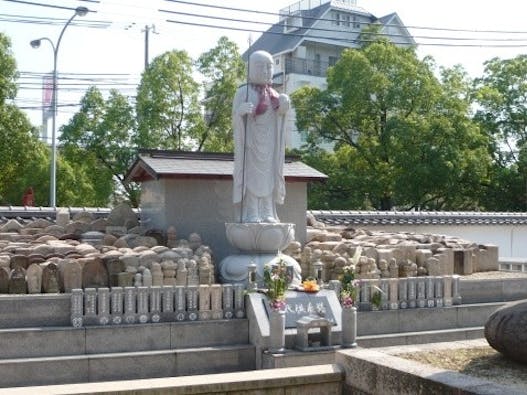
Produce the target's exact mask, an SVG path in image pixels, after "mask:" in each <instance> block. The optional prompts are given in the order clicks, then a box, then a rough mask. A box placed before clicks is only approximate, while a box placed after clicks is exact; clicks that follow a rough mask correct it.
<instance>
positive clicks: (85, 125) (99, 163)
mask: <svg viewBox="0 0 527 395" xmlns="http://www.w3.org/2000/svg"><path fill="white" fill-rule="evenodd" d="M133 130H134V118H133V109H132V107H131V106H130V104H129V103H128V100H127V98H126V97H124V96H123V95H121V94H120V93H119V92H118V91H116V90H111V91H110V95H109V97H108V98H107V99H106V100H105V99H104V97H103V96H102V93H101V92H100V91H99V90H98V89H97V88H96V87H91V88H90V89H89V90H88V91H87V93H86V94H85V95H84V97H83V98H82V100H81V108H80V110H79V111H78V112H77V113H76V114H75V115H74V116H73V117H72V119H71V120H70V122H69V123H68V124H67V125H65V126H64V127H63V128H62V134H61V137H60V141H61V142H62V144H63V147H62V150H61V152H62V155H63V156H64V158H65V159H66V160H67V162H68V163H69V164H70V165H71V166H72V168H73V169H74V170H77V171H78V172H80V173H82V174H84V175H86V176H87V177H88V178H89V179H90V185H91V191H86V192H85V193H84V198H85V203H84V205H88V204H89V205H94V206H106V205H108V204H109V203H110V201H111V199H112V198H114V199H115V200H122V199H125V200H127V201H129V202H130V203H131V204H132V205H134V206H136V205H137V204H138V190H137V186H136V185H132V184H125V183H124V176H125V174H126V171H127V170H128V167H129V166H130V164H131V162H132V161H133V158H134V155H135V146H134V144H133V136H134V134H133ZM121 194H122V195H124V197H123V198H119V197H118V196H119V195H121Z"/></svg>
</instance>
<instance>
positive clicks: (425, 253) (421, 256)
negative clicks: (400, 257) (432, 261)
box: [415, 249, 432, 267]
mask: <svg viewBox="0 0 527 395" xmlns="http://www.w3.org/2000/svg"><path fill="white" fill-rule="evenodd" d="M431 256H432V251H431V250H429V249H418V250H416V251H415V263H417V266H422V267H425V262H426V260H427V259H428V258H430V257H431Z"/></svg>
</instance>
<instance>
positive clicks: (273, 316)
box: [269, 308, 285, 354]
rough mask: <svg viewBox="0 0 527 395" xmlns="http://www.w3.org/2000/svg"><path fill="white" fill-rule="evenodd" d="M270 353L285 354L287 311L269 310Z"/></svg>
mask: <svg viewBox="0 0 527 395" xmlns="http://www.w3.org/2000/svg"><path fill="white" fill-rule="evenodd" d="M269 352H270V353H272V354H281V353H284V352H285V309H273V308H271V309H269Z"/></svg>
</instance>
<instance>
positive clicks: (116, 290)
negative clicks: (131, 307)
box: [110, 287, 124, 325]
mask: <svg viewBox="0 0 527 395" xmlns="http://www.w3.org/2000/svg"><path fill="white" fill-rule="evenodd" d="M123 293H124V290H123V288H122V287H113V288H112V292H111V294H110V298H111V302H110V312H111V318H112V324H114V325H120V324H122V323H123V312H124V307H123V304H124V303H123V299H124V298H123Z"/></svg>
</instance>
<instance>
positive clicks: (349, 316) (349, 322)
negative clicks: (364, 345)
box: [342, 307, 357, 348]
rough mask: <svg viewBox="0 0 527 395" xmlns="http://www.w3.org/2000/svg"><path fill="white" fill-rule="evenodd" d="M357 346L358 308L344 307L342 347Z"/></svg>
mask: <svg viewBox="0 0 527 395" xmlns="http://www.w3.org/2000/svg"><path fill="white" fill-rule="evenodd" d="M353 347H357V308H356V307H351V308H344V307H343V308H342V348H353Z"/></svg>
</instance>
